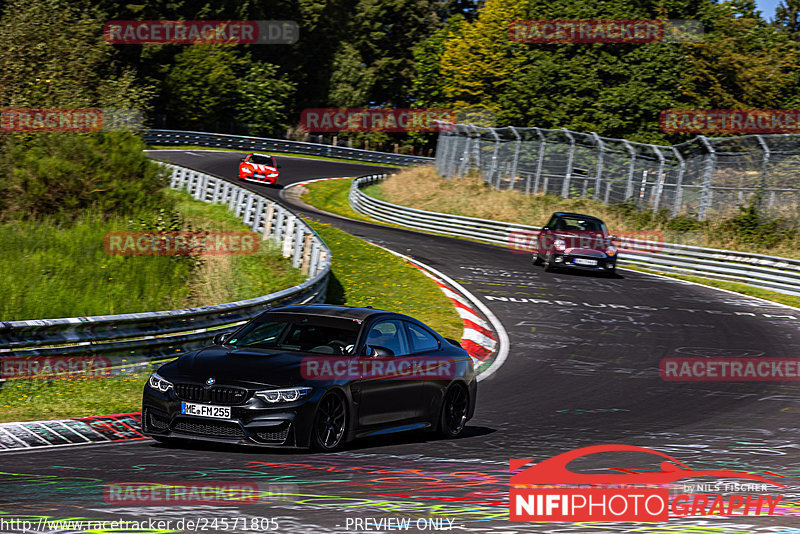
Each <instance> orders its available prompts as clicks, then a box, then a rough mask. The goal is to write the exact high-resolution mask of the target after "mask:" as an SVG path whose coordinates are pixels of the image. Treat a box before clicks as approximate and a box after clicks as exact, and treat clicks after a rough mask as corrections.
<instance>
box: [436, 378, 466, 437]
mask: <svg viewBox="0 0 800 534" xmlns="http://www.w3.org/2000/svg"><path fill="white" fill-rule="evenodd" d="M468 410H469V392H467V388H466V387H464V385H463V384H454V385H453V386H451V387H450V389H448V390H447V393H445V396H444V401H442V411H441V413H440V414H439V432H438V433H439V435H440V436H442V437H444V438H448V439H453V438H457V437H458V436H459V435H460V434H461V432H463V431H464V427H465V426H466V424H467V411H468Z"/></svg>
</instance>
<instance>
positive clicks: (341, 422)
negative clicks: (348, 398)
mask: <svg viewBox="0 0 800 534" xmlns="http://www.w3.org/2000/svg"><path fill="white" fill-rule="evenodd" d="M346 430H347V409H346V408H345V403H344V399H343V398H342V396H341V395H339V394H336V393H328V394H327V395H325V396H324V397H322V399H320V401H319V405H318V406H317V413H316V415H315V416H314V425H313V427H312V429H311V447H312V448H313V449H315V450H318V451H323V452H330V451H335V450H336V449H338V448H340V447H341V446H342V444H343V443H344V434H345V431H346Z"/></svg>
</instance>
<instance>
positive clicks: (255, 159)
mask: <svg viewBox="0 0 800 534" xmlns="http://www.w3.org/2000/svg"><path fill="white" fill-rule="evenodd" d="M250 163H257V164H258V165H269V166H270V167H274V166H275V162H274V161H272V158H271V157H269V156H257V155H254V156H251V157H250Z"/></svg>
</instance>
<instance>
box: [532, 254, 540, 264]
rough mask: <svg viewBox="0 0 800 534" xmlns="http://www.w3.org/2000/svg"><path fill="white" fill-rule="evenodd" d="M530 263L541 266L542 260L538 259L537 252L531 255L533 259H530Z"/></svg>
mask: <svg viewBox="0 0 800 534" xmlns="http://www.w3.org/2000/svg"><path fill="white" fill-rule="evenodd" d="M531 263H532V264H534V265H541V264H542V258H540V257H539V253H538V252H537V253H535V254H534V255H533V257H532V258H531Z"/></svg>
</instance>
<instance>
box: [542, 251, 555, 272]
mask: <svg viewBox="0 0 800 534" xmlns="http://www.w3.org/2000/svg"><path fill="white" fill-rule="evenodd" d="M544 270H545V271H547V272H548V273H552V272H553V271H555V270H556V268H555V266H554V265H553V255H552V254H547V256H545V257H544Z"/></svg>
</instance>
